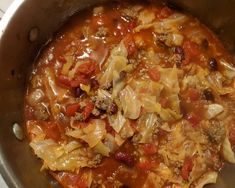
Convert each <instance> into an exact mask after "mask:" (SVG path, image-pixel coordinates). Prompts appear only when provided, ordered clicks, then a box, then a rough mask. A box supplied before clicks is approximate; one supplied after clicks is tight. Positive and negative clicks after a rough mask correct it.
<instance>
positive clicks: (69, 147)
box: [30, 139, 96, 171]
mask: <svg viewBox="0 0 235 188" xmlns="http://www.w3.org/2000/svg"><path fill="white" fill-rule="evenodd" d="M30 146H31V147H32V148H33V150H34V152H35V154H36V155H37V156H38V157H39V158H40V159H42V160H43V167H42V168H43V169H44V168H46V169H50V170H53V171H57V170H59V171H65V170H66V171H75V170H78V169H80V168H82V167H94V166H96V161H95V160H94V159H92V158H91V156H92V157H94V155H93V154H92V152H91V151H90V149H87V148H83V147H82V145H81V144H80V143H78V142H76V141H71V142H69V143H68V144H62V145H59V144H57V143H55V142H54V141H53V140H51V139H46V140H32V141H31V142H30Z"/></svg>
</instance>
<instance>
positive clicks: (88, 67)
mask: <svg viewBox="0 0 235 188" xmlns="http://www.w3.org/2000/svg"><path fill="white" fill-rule="evenodd" d="M96 67H97V64H96V63H94V62H87V63H83V64H81V65H80V66H79V67H78V70H77V72H78V73H81V74H84V75H86V76H91V74H92V73H93V72H94V71H95V69H96Z"/></svg>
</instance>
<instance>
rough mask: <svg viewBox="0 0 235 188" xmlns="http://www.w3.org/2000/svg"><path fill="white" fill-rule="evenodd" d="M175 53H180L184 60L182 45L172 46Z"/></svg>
mask: <svg viewBox="0 0 235 188" xmlns="http://www.w3.org/2000/svg"><path fill="white" fill-rule="evenodd" d="M172 51H173V53H175V54H179V55H180V57H181V60H184V49H183V48H182V47H181V46H174V47H173V48H172Z"/></svg>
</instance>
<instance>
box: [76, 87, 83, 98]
mask: <svg viewBox="0 0 235 188" xmlns="http://www.w3.org/2000/svg"><path fill="white" fill-rule="evenodd" d="M83 93H84V92H83V91H82V89H81V88H80V87H77V88H75V97H80V96H81V95H82V94H83Z"/></svg>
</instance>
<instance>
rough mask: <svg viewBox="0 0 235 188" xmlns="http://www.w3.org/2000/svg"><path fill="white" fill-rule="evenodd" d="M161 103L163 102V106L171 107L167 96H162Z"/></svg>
mask: <svg viewBox="0 0 235 188" xmlns="http://www.w3.org/2000/svg"><path fill="white" fill-rule="evenodd" d="M159 103H160V104H161V106H162V107H163V108H169V107H170V101H169V100H168V99H167V98H165V97H164V98H163V97H162V98H161V99H160V101H159Z"/></svg>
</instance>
